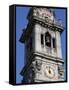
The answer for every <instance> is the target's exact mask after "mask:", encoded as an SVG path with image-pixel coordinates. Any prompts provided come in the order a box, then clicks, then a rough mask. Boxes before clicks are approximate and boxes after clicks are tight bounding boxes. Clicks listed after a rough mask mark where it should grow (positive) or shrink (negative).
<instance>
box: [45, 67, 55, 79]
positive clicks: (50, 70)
mask: <svg viewBox="0 0 69 90" xmlns="http://www.w3.org/2000/svg"><path fill="white" fill-rule="evenodd" d="M44 73H45V76H46V77H48V78H53V77H54V75H55V71H54V69H53V68H52V67H51V66H46V68H45V72H44Z"/></svg>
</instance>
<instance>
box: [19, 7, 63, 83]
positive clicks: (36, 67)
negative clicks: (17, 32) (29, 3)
mask: <svg viewBox="0 0 69 90" xmlns="http://www.w3.org/2000/svg"><path fill="white" fill-rule="evenodd" d="M27 19H28V25H27V27H26V28H25V29H24V30H23V33H22V35H21V38H20V41H21V42H22V43H25V66H24V68H23V69H22V71H21V73H20V74H21V75H22V76H23V80H22V82H24V83H38V82H52V81H53V82H54V81H63V80H64V61H63V59H62V52H61V34H62V32H63V26H62V24H61V22H60V21H58V20H56V16H55V11H54V10H53V9H51V8H44V7H43V8H39V7H33V8H30V11H29V13H28V16H27Z"/></svg>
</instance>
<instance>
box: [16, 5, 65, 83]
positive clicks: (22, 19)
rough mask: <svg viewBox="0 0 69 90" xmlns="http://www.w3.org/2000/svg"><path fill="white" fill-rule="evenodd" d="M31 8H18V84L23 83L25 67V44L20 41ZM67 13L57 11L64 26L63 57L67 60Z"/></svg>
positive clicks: (60, 10)
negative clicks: (22, 73)
mask: <svg viewBox="0 0 69 90" xmlns="http://www.w3.org/2000/svg"><path fill="white" fill-rule="evenodd" d="M29 9H30V8H29V7H19V6H17V7H16V83H21V80H22V76H21V75H20V71H21V70H22V68H23V66H24V52H25V47H24V44H23V43H21V42H20V41H19V39H20V37H21V35H22V32H23V29H24V28H26V26H27V23H28V20H27V15H28V12H29ZM65 13H66V11H65V9H55V15H56V18H57V19H61V20H62V22H63V25H64V28H65V29H64V31H63V33H62V34H61V45H62V56H63V59H64V61H65V60H66V14H65Z"/></svg>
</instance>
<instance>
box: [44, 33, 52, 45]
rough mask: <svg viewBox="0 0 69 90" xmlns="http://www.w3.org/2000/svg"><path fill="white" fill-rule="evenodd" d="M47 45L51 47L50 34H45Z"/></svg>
mask: <svg viewBox="0 0 69 90" xmlns="http://www.w3.org/2000/svg"><path fill="white" fill-rule="evenodd" d="M45 45H46V46H48V47H51V35H50V34H49V32H46V33H45Z"/></svg>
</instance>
